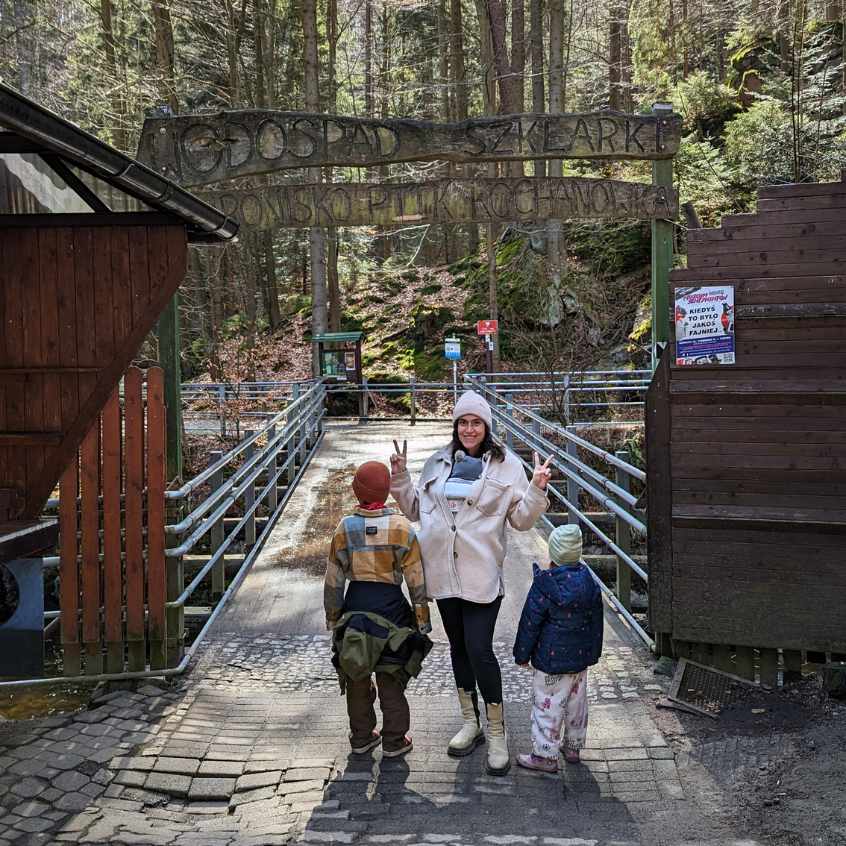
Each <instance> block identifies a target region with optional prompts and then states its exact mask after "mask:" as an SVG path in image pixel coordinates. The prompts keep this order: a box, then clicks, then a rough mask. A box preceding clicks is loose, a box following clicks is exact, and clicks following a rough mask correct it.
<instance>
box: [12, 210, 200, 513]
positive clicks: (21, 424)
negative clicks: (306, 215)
mask: <svg viewBox="0 0 846 846" xmlns="http://www.w3.org/2000/svg"><path fill="white" fill-rule="evenodd" d="M55 217H56V218H57V220H56V223H55V224H54V225H52V224H51V222H50V221H49V220H48V221H45V220H44V219H43V218H40V223H39V226H38V227H32V228H29V229H27V228H15V229H6V230H4V231H2V232H0V261H2V265H0V266H2V267H3V273H4V277H3V290H2V293H0V321H2V323H0V325H2V328H3V331H2V332H0V491H4V490H5V491H7V492H8V491H11V492H12V493H13V494H14V495H16V496H17V497H18V500H19V502H20V505H21V506H22V507H18V508H15V509H10V510H9V512H8V513H5V514H3V515H0V516H3V517H4V518H7V517H8V518H15V517H35V516H37V515H38V514H39V513H40V511H41V509H42V507H43V505H44V502H45V501H46V499H47V497H48V496H49V495H50V493H51V491H52V490H53V488H54V486H55V484H56V482H57V481H58V479H59V475H60V474H61V473H62V472H63V471H64V469H65V467H66V466H67V464H68V462H69V461H70V459H71V456H72V455H73V454H74V453H75V452H76V450H77V448H78V446H79V445H80V443H81V442H82V438H83V436H84V435H85V433H86V432H87V431H88V429H89V428H90V426H91V423H92V421H93V420H94V419H95V418H96V417H97V415H98V414H99V412H100V410H101V409H102V408H103V406H104V405H105V403H106V401H107V399H108V397H109V395H110V394H111V392H112V390H113V389H114V387H115V385H116V384H117V382H118V379H119V378H120V375H121V374H122V373H123V372H124V371H125V369H126V368H127V366H128V365H129V363H130V361H131V359H132V356H133V355H134V354H135V352H136V351H137V349H138V347H139V346H140V344H141V342H142V340H143V339H144V336H145V335H146V334H147V333H148V332H149V331H150V329H152V327H153V325H154V323H155V321H156V319H157V318H158V315H159V314H160V312H161V310H162V309H163V308H164V306H165V304H166V303H167V302H168V300H169V299H170V298H171V297H172V296H173V294H174V292H175V291H176V289H177V288H178V286H179V283H180V282H181V280H182V278H183V276H184V274H185V269H186V257H187V244H186V233H185V227H184V225H182V224H181V223H178V222H174V224H173V225H167V224H163V223H161V222H159V223H157V224H155V225H149V226H143V225H138V224H137V218H136V219H135V225H133V226H121V225H117V224H116V225H114V226H99V227H86V226H81V225H76V226H69V225H62V216H61V215H56V216H55ZM45 436H46V437H45ZM4 438H5V443H4V440H3V439H4ZM56 441H58V443H56ZM13 442H16V443H25V444H26V445H25V446H20V447H18V448H12V447H11V446H8V444H11V443H13ZM6 496H7V494H0V504H2V503H3V502H4V501H5V498H6Z"/></svg>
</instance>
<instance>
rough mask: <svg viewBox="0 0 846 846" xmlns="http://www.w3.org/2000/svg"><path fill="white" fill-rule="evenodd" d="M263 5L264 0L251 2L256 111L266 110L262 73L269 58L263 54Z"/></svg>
mask: <svg viewBox="0 0 846 846" xmlns="http://www.w3.org/2000/svg"><path fill="white" fill-rule="evenodd" d="M264 3H265V0H253V46H254V48H255V51H256V74H255V79H256V90H255V102H256V108H258V109H266V108H267V107H268V96H267V79H266V78H265V73H264V71H265V65H266V63H267V58H269V57H266V56H265V52H264V51H265V37H264V27H265V24H266V20H267V14H266V12H265V10H264Z"/></svg>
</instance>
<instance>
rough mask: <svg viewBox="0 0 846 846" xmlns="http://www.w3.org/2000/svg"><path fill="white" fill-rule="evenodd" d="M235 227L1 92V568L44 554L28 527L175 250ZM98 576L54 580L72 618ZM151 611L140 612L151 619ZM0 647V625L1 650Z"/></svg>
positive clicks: (66, 625)
mask: <svg viewBox="0 0 846 846" xmlns="http://www.w3.org/2000/svg"><path fill="white" fill-rule="evenodd" d="M237 229H238V227H237V224H236V223H234V222H233V221H232V220H231V219H229V218H228V217H227V216H226V215H225V214H223V213H221V212H220V211H218V210H216V209H214V208H212V207H211V206H208V205H206V204H205V203H203V202H201V201H200V200H198V199H197V198H196V197H194V196H193V195H191V194H189V193H188V192H186V191H184V190H182V189H181V188H180V187H179V186H178V185H176V184H175V183H173V182H171V181H169V180H167V179H164V178H163V177H161V176H160V175H159V174H157V173H156V172H154V171H153V170H151V169H149V168H147V167H145V166H143V165H141V164H139V163H137V162H136V161H135V160H134V159H131V158H129V157H128V156H126V155H124V154H123V153H121V152H119V151H118V150H116V149H114V148H112V147H110V146H109V145H108V144H104V143H103V142H102V141H100V140H99V139H97V138H95V137H94V136H93V135H90V134H89V133H87V132H85V131H83V130H81V129H80V128H79V127H77V126H74V125H73V124H71V123H69V122H68V121H66V120H64V119H63V118H61V117H59V116H58V115H56V114H53V113H52V112H50V111H48V110H46V109H44V108H42V107H41V106H39V105H38V104H36V103H34V102H32V101H31V100H29V99H27V98H26V97H24V96H22V95H21V94H19V93H18V92H16V91H14V90H13V89H11V88H9V87H7V86H5V85H2V84H0V280H2V285H0V325H2V331H0V555H3V556H5V558H6V559H7V560H8V559H9V558H10V557H11V558H14V559H15V560H18V559H28V558H31V557H33V556H37V555H39V554H41V553H42V552H43V550H44V549H46V548H48V547H50V546H52V545H54V544H55V542H56V533H57V529H58V527H57V525H56V521H47V522H42V521H41V520H40V516H41V514H42V510H43V508H44V505H45V503H46V501H47V499H48V497H49V496H50V494H51V493H52V492H53V490H54V489H55V487H56V483H57V481H58V480H59V477H60V475H61V474H62V473H63V471H65V469H66V468H67V466H68V465H69V463H70V462H71V460H72V459H73V458H74V456H76V454H77V450H78V448H79V446H80V444H81V443H82V441H83V438H84V437H85V435H86V433H87V432H88V430H89V429H90V428H91V426H92V425H93V424H94V422H95V421H96V420H97V418H98V415H99V413H100V412H101V410H102V409H103V407H104V405H105V404H106V401H107V399H108V398H109V397H110V395H112V394H113V392H114V390H115V387H116V386H117V384H118V382H119V380H120V378H121V375H122V374H123V373H124V372H125V370H126V369H127V366H128V365H129V364H130V362H131V361H132V358H133V356H134V355H135V353H136V352H137V350H138V348H139V346H140V345H141V342H142V341H143V340H144V338H145V336H146V335H147V334H148V332H149V331H150V330H151V329H152V327H153V325H154V323H155V321H156V319H157V318H158V316H159V314H160V313H161V312H162V310H163V309H164V308H165V306H166V305H167V304H168V302H169V301H170V300H171V299H172V297H173V296H174V294H175V292H176V291H177V289H178V287H179V284H180V283H181V281H182V279H183V277H184V275H185V272H186V267H187V251H188V245H189V244H223V243H225V242H227V241H230V240H231V239H232V238H233V237H234V236H235V235H236V233H237ZM147 495H148V497H149V496H151V493H150V492H148V494H147ZM162 495H163V491H162ZM155 507H161V506H160V504H159V503H156V504H155ZM151 525H152V524H151ZM151 531H152V536H150V537H149V538H148V541H147V542H148V544H149V545H150V546H151V550H150V560H151V561H153V562H154V563H155V562H158V561H160V562H161V567H160V568H159V569H156V567H158V564H156V565H155V566H154V567H153V570H152V571H151V572H150V573H149V574H148V575H149V581H148V585H147V590H148V592H149V597H151V601H158V599H156V598H157V597H159V596H161V597H162V603H163V593H162V592H161V591H160V587H161V585H160V581H161V579H162V578H163V577H164V562H163V546H164V543H163V542H164V539H163V532H162V530H161V528H159V529H158V530H156V529H155V528H151ZM160 535H161V537H160ZM159 546H161V550H160V549H159ZM152 547H154V548H152ZM100 567H101V563H100V556H99V555H98V554H97V551H96V550H95V551H94V554H93V557H92V558H91V560H90V561H89V562H88V571H86V572H85V573H84V574H83V576H81V577H80V581H79V583H76V582H73V583H71V580H69V579H63V582H62V593H63V595H66V597H67V598H68V601H69V602H70V601H71V599H72V598H73V600H74V601H73V603H71V604H72V605H73V607H74V608H76V607H78V601H79V592H80V591H83V590H84V589H85V586H86V584H89V583H90V584H92V585H93V584H94V583H95V582H96V584H97V585H98V586H99V584H100V578H101V575H102V574H101V571H100V569H99V568H100ZM117 567H118V570H117V572H118V573H120V562H119V561H118V564H117ZM11 582H12V580H11V579H10V578H9V577H8V573H7V579H6V583H7V584H9V585H11ZM98 589H99V588H98ZM6 592H7V593H8V594H9V595H11V594H12V593H13V592H14V587H9V588H8V590H7V591H6ZM0 604H2V603H0ZM118 610H119V608H118ZM159 610H161V614H159V612H158V610H154V609H149V611H150V614H151V617H152V619H153V620H154V621H155V620H159V619H161V616H162V614H163V608H162V609H159ZM11 617H12V618H13V617H14V615H11ZM76 624H77V620H76V612H75V611H74V613H73V619H71V617H70V616H68V618H67V619H65V618H63V620H62V631H63V635H67V636H72V634H73V629H74V627H75V626H76ZM2 638H3V627H2V624H0V651H2V650H3V649H4V648H5V647H3V646H2V643H3V640H2ZM9 642H10V643H11V641H9ZM0 672H3V670H0Z"/></svg>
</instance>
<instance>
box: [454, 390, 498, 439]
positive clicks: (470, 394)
mask: <svg viewBox="0 0 846 846" xmlns="http://www.w3.org/2000/svg"><path fill="white" fill-rule="evenodd" d="M465 414H475V415H476V417H480V418H481V419H482V420H484V421H485V424H486V425H487V427H488V431H490V430H491V408H490V406H489V405H488V404H487V403H486V402H485V401H484V400H483V399H482V397H481V396H479V394H477V393H476V392H475V391H465V392H464V393H463V394H462V395H461V396H460V397H459V398H458V402H457V403H456V404H455V408H454V409H453V410H452V422H453V423H454V422H455V421H456V420H458V418H459V417H463V416H464V415H465Z"/></svg>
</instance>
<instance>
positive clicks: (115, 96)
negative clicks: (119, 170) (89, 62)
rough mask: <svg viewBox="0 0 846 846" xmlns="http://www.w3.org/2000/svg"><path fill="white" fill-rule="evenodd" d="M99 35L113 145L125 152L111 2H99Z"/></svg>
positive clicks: (125, 143)
mask: <svg viewBox="0 0 846 846" xmlns="http://www.w3.org/2000/svg"><path fill="white" fill-rule="evenodd" d="M100 34H101V35H102V37H103V54H104V56H105V58H106V71H107V72H108V74H109V80H108V88H109V89H110V90H111V101H112V113H113V114H112V121H111V122H112V138H113V143H114V145H115V147H117V148H118V149H119V150H126V148H127V145H128V141H127V137H126V129H125V121H124V117H125V114H126V104H125V102H124V99H123V96H122V94H121V91H122V90H123V85H122V83H121V81H120V78H119V74H118V67H117V42H116V40H115V29H114V8H113V6H112V0H100Z"/></svg>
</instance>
